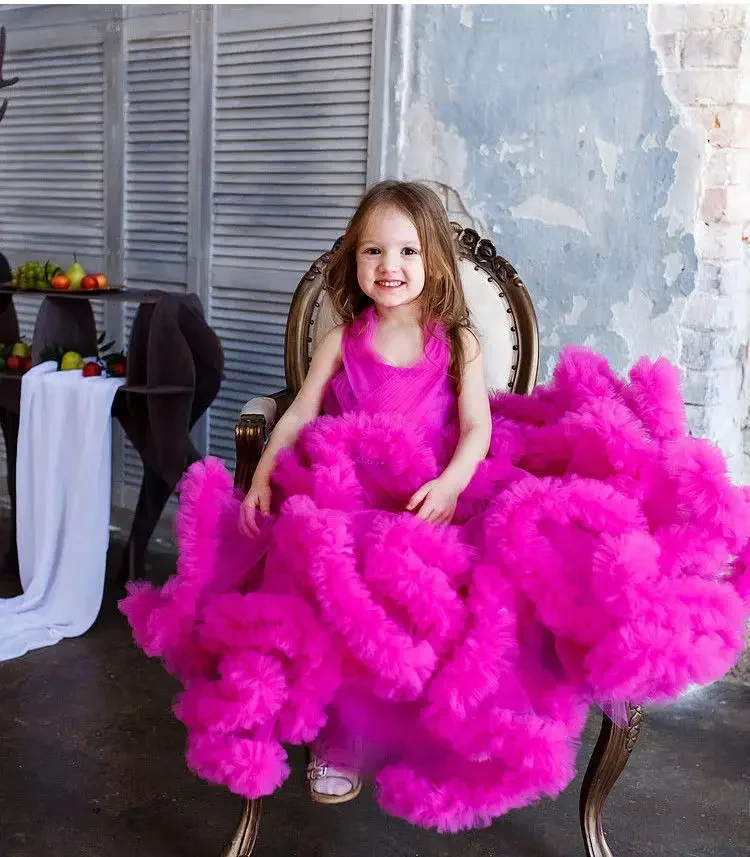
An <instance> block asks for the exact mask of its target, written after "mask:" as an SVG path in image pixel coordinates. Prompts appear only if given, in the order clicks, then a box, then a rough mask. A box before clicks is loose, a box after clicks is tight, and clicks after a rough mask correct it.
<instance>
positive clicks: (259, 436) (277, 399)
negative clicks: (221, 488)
mask: <svg viewBox="0 0 750 857" xmlns="http://www.w3.org/2000/svg"><path fill="white" fill-rule="evenodd" d="M293 401H294V393H292V391H291V390H282V391H281V392H279V393H274V394H273V395H272V396H259V397H257V398H254V399H250V401H249V402H247V403H246V404H245V405H244V407H243V408H242V410H241V411H240V418H239V420H238V421H237V422H236V423H235V426H234V445H235V450H236V456H235V458H236V461H235V469H234V484H235V486H236V487H237V488H239V489H240V490H241V491H242V492H243V493H244V492H247V491H248V490H249V488H250V483H251V482H252V481H253V475H254V473H255V468H256V467H257V466H258V462H259V461H260V457H261V455H263V447H264V446H265V445H266V441H267V440H268V435H269V434H270V432H271V429H272V428H273V426H274V425H275V424H276V421H277V420H278V419H279V417H280V416H281V415H282V414H283V413H284V411H286V409H287V408H288V407H289V405H291V403H292V402H293Z"/></svg>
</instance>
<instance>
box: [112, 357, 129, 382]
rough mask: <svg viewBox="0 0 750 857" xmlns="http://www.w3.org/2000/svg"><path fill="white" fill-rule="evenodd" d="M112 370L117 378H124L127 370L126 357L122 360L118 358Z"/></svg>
mask: <svg viewBox="0 0 750 857" xmlns="http://www.w3.org/2000/svg"><path fill="white" fill-rule="evenodd" d="M111 371H112V374H113V375H114V376H115V377H116V378H124V377H125V371H126V367H125V358H124V357H123V358H122V359H121V360H118V361H117V362H116V363H113V364H112V370H111Z"/></svg>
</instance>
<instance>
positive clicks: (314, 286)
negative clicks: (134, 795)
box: [223, 223, 642, 857]
mask: <svg viewBox="0 0 750 857" xmlns="http://www.w3.org/2000/svg"><path fill="white" fill-rule="evenodd" d="M453 229H454V238H455V241H456V246H457V250H458V254H459V270H460V273H461V281H462V284H463V287H464V292H465V294H466V298H467V301H468V304H469V308H470V310H471V314H472V319H473V322H474V325H475V327H476V329H477V333H478V335H479V336H480V338H481V340H482V347H483V349H484V353H485V364H486V375H487V384H488V386H489V387H490V388H491V389H495V390H504V389H505V390H513V391H514V392H516V393H524V394H528V393H530V392H531V391H532V390H533V389H534V385H535V383H536V378H537V369H538V363H539V338H538V331H537V323H536V316H535V314H534V308H533V305H532V303H531V299H530V297H529V294H528V292H527V291H526V288H525V286H524V284H523V283H522V282H521V278H520V277H519V276H518V274H517V272H516V270H515V269H514V268H513V266H512V265H511V264H510V263H509V262H508V261H507V260H505V259H503V258H502V257H501V256H498V255H497V253H496V251H495V247H494V246H493V245H492V243H491V242H490V241H488V240H486V239H484V238H480V237H479V235H478V234H477V233H476V232H475V231H474V230H472V229H463V228H462V227H461V226H459V225H458V224H455V223H454V224H453ZM329 259H330V253H326V254H324V255H323V256H321V257H320V258H319V259H317V260H316V261H315V263H314V264H313V265H312V267H311V268H310V270H309V271H308V272H307V273H306V274H305V275H304V277H303V278H302V280H301V281H300V283H299V285H298V287H297V290H296V292H295V294H294V298H293V300H292V305H291V308H290V311H289V318H288V320H287V326H286V343H285V355H284V365H285V373H286V382H287V387H286V389H285V390H283V391H281V392H279V393H276V394H275V395H273V396H270V397H263V398H255V399H251V400H250V401H249V402H248V403H247V404H246V405H245V406H244V408H243V409H242V412H241V414H240V419H239V421H238V423H237V424H236V426H235V442H236V447H237V467H236V471H235V484H236V485H237V486H238V487H240V488H242V489H243V490H245V491H246V490H247V489H248V488H249V486H250V482H251V480H252V477H253V473H254V472H255V467H256V466H257V463H258V460H259V459H260V456H261V453H262V451H263V445H264V443H265V442H266V439H267V437H268V434H269V432H270V431H271V429H272V428H273V424H274V421H275V420H276V419H277V418H278V417H279V416H280V415H281V414H283V412H284V410H285V409H286V408H287V407H289V404H290V403H291V402H292V400H293V398H294V396H295V394H296V392H297V391H298V390H299V388H300V386H301V384H302V381H303V380H304V377H305V374H306V372H307V370H308V367H309V365H310V360H311V357H312V353H313V351H314V350H315V347H316V345H317V344H318V343H319V342H320V340H321V339H322V338H323V337H324V336H325V335H326V333H327V332H328V331H329V330H331V328H332V327H333V326H334V325H335V323H336V319H335V318H334V316H333V313H332V309H331V306H330V301H329V300H328V299H327V295H326V292H325V290H324V282H325V272H326V265H327V263H328V261H329ZM623 708H624V709H625V708H626V709H627V710H623V711H620V712H617V713H616V717H615V719H614V720H613V719H611V718H610V717H609V716H608V715H607V714H604V713H603V714H602V727H601V732H600V734H599V739H598V741H597V743H596V746H595V748H594V752H593V755H592V757H591V760H590V762H589V765H588V768H587V770H586V774H585V777H584V780H583V786H582V789H581V797H580V822H581V830H582V833H583V840H584V846H585V851H586V855H587V857H612V854H611V852H610V850H609V848H608V846H607V843H606V840H605V838H604V831H603V828H602V810H603V808H604V803H605V801H606V799H607V796H608V795H609V792H610V791H611V789H612V787H613V785H614V784H615V781H616V780H617V778H618V777H619V776H620V774H621V773H622V770H623V768H624V767H625V764H626V763H627V761H628V758H629V756H630V752H631V751H632V749H633V747H634V746H635V743H636V741H637V739H638V735H639V733H640V730H641V723H642V711H641V709H640V707H638V706H627V707H625V706H623ZM613 713H614V712H613ZM618 724H626V725H618ZM260 810H261V802H260V801H259V800H255V801H245V806H244V811H243V813H242V818H241V820H240V824H239V826H238V828H237V830H236V832H235V834H234V837H233V839H232V841H231V842H230V844H229V845H228V846H227V848H226V849H225V851H224V855H223V857H250V855H251V854H252V852H253V849H254V847H255V843H256V840H257V837H258V830H259V827H260Z"/></svg>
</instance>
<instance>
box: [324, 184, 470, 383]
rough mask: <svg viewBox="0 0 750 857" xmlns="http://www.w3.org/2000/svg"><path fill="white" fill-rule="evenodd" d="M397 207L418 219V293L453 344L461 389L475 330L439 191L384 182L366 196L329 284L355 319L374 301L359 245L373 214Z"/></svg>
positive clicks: (341, 311)
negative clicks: (365, 287) (360, 271)
mask: <svg viewBox="0 0 750 857" xmlns="http://www.w3.org/2000/svg"><path fill="white" fill-rule="evenodd" d="M384 208H395V209H397V210H398V211H400V212H402V213H403V214H404V215H405V216H406V217H408V218H409V220H411V222H412V223H413V224H414V226H415V228H416V230H417V234H418V235H419V242H420V245H421V248H422V259H423V262H424V269H425V285H424V290H423V291H422V294H421V295H420V296H419V302H420V310H421V320H422V326H423V327H424V328H425V329H426V328H427V326H428V325H429V324H430V322H433V321H439V322H441V323H442V325H443V327H444V328H445V332H446V336H447V339H448V346H449V348H450V354H451V361H450V369H449V372H450V375H451V377H452V378H453V379H454V380H455V381H456V384H457V386H458V387H459V388H460V386H461V379H462V376H463V367H464V364H465V362H466V360H467V353H466V344H465V339H464V336H465V331H471V329H472V328H471V321H470V318H469V309H468V307H467V305H466V299H465V297H464V292H463V288H462V287H461V279H460V277H459V274H458V258H457V256H456V249H455V244H454V241H453V234H452V230H451V225H450V223H449V222H448V215H447V214H446V211H445V209H444V208H443V205H442V203H441V202H440V200H439V199H438V197H437V195H436V194H435V193H434V192H433V191H431V190H430V189H429V188H428V187H425V186H424V185H421V184H418V183H417V182H400V181H383V182H380V183H379V184H376V185H374V186H373V187H371V188H370V190H368V191H367V193H366V194H365V195H364V196H363V197H362V200H361V202H360V203H359V205H358V206H357V210H356V211H355V212H354V216H353V217H352V219H351V220H350V221H349V225H348V226H347V228H346V232H345V234H344V236H343V238H342V239H341V243H340V244H339V246H338V247H337V248H336V250H335V252H334V253H333V256H332V258H331V261H330V262H329V264H328V268H327V271H326V281H327V283H326V288H327V290H328V292H329V293H330V296H331V302H332V304H333V308H334V310H335V311H336V313H337V314H338V315H339V317H340V318H341V320H342V321H343V322H344V323H345V324H350V323H351V322H352V321H353V320H354V319H355V318H356V317H357V316H358V315H359V314H360V313H361V312H362V311H363V310H364V309H365V308H366V307H367V306H368V305H369V304H371V303H372V301H371V300H370V298H368V297H367V295H365V293H364V292H363V291H362V290H361V289H360V288H359V285H358V283H357V245H358V244H359V241H360V236H361V234H362V229H363V227H364V225H365V223H366V222H367V220H368V218H369V217H370V216H371V215H372V214H373V213H374V212H376V211H377V210H379V209H384Z"/></svg>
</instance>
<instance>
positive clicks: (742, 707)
mask: <svg viewBox="0 0 750 857" xmlns="http://www.w3.org/2000/svg"><path fill="white" fill-rule="evenodd" d="M2 542H3V538H2V535H1V534H0V543H2ZM120 550H121V545H119V544H117V543H115V544H114V545H113V549H112V551H111V554H112V562H111V565H112V567H113V568H114V567H115V566H116V564H117V562H118V561H119V558H120ZM172 567H173V558H172V557H171V556H170V555H169V554H168V553H161V554H156V553H154V554H152V556H151V558H150V565H149V569H148V574H149V576H151V577H152V578H154V579H157V580H162V579H164V578H165V576H166V575H167V574H169V573H170V571H171V569H172ZM13 591H14V584H13V582H12V581H7V580H6V582H5V583H4V584H3V585H2V586H0V595H10V594H12V593H13ZM117 594H118V593H116V592H115V591H114V589H113V588H111V587H110V590H109V591H108V592H107V594H106V596H105V603H104V606H103V608H102V612H101V615H100V617H99V620H98V621H97V623H96V625H95V626H94V628H93V629H92V630H91V631H90V632H89V633H88V634H86V635H85V636H84V637H81V638H79V639H74V640H66V641H63V642H61V643H59V644H58V645H57V646H54V647H52V648H48V649H42V650H39V651H36V652H31V653H30V654H28V655H26V656H25V657H23V658H20V659H18V660H16V661H10V662H6V663H0V857H42V855H44V857H48V855H52V854H54V855H55V857H172V855H174V857H220V855H221V852H222V848H223V846H224V844H225V843H226V841H227V840H228V839H229V837H230V835H231V832H232V830H233V828H234V825H235V823H236V821H237V818H238V814H239V811H240V806H241V802H240V801H239V800H238V799H237V798H235V797H233V796H231V795H230V794H229V793H228V792H226V791H225V790H223V789H220V788H216V787H212V786H210V785H207V784H205V783H203V782H201V781H200V780H198V779H196V778H195V777H193V776H192V775H191V774H190V773H189V772H188V771H187V769H186V768H185V765H184V763H183V756H182V753H183V744H184V736H183V730H182V727H181V725H180V724H179V723H178V722H177V721H176V720H175V719H174V717H172V715H171V714H170V701H171V698H172V696H173V694H174V692H175V690H176V683H175V682H173V681H172V680H171V679H170V678H169V677H168V676H167V675H166V674H165V673H164V671H163V670H162V669H161V667H160V666H159V664H158V663H156V662H154V661H151V660H148V659H147V658H146V657H145V656H144V655H142V654H141V653H140V652H139V651H138V650H136V648H135V647H134V646H133V644H132V643H131V640H130V636H129V633H128V629H127V626H126V623H125V621H124V620H123V618H122V617H121V616H120V615H119V613H118V612H117V611H116V609H115V599H116V597H117ZM749 714H750V687H748V686H746V685H743V684H739V683H730V682H722V683H718V684H716V685H714V686H713V687H711V688H709V689H705V690H701V691H698V692H695V693H692V694H690V695H688V696H686V697H685V698H683V699H682V700H681V701H680V702H679V703H677V704H675V705H673V706H671V707H670V708H668V709H666V710H661V711H653V712H650V714H649V717H648V721H647V725H646V728H645V731H644V733H643V735H642V738H641V742H640V743H639V745H638V746H637V748H636V750H635V752H634V755H633V757H632V759H631V761H630V764H629V765H628V767H627V768H626V771H625V773H624V774H623V776H622V777H621V779H620V781H619V783H618V785H617V787H616V789H615V791H614V792H613V794H612V795H611V797H610V802H609V806H608V810H607V812H606V814H605V829H606V831H607V836H608V840H609V844H610V848H611V849H612V852H613V854H614V857H635V855H638V857H641V855H644V857H646V855H648V857H750V810H749V806H750V716H748V715H749ZM596 730H597V724H596V722H595V718H593V717H592V721H591V723H590V724H589V728H588V729H587V732H586V736H585V740H584V745H583V747H582V749H581V754H580V760H581V761H580V766H581V767H584V766H585V763H586V761H587V760H588V755H589V753H590V750H591V747H592V745H593V740H594V738H595V736H596ZM295 760H296V764H295V772H294V774H293V775H292V777H291V778H290V781H289V782H288V783H287V785H286V786H285V787H284V789H283V790H282V792H281V793H280V794H279V795H277V796H276V797H274V798H273V799H269V800H267V801H265V804H264V817H263V824H262V827H261V838H260V841H259V844H258V846H257V849H256V855H257V856H258V857H297V855H299V857H356V855H375V857H406V855H410V857H448V855H455V854H461V855H462V857H490V855H493V857H500V855H503V857H581V855H583V847H582V844H581V841H580V836H579V831H578V820H577V792H578V788H579V785H580V774H579V777H578V779H577V780H576V781H575V782H574V783H573V784H572V785H571V786H570V787H569V788H568V790H567V791H566V792H565V793H564V794H563V795H562V796H561V797H560V798H559V799H558V800H556V801H554V802H553V801H544V802H541V803H539V804H537V805H535V806H533V807H529V808H528V809H525V810H523V811H518V812H514V813H512V814H510V815H509V816H507V817H506V818H504V819H501V820H500V821H498V822H496V823H495V825H494V826H493V827H492V828H491V829H489V830H485V831H477V832H473V833H465V834H461V835H458V836H448V837H445V836H440V835H438V834H435V833H428V832H425V831H422V830H418V829H416V828H411V827H409V826H408V825H406V824H404V823H402V822H400V821H396V820H394V819H391V818H388V817H386V816H385V815H383V814H382V813H380V812H379V810H378V809H377V807H376V806H375V804H374V802H373V800H372V798H371V796H370V795H369V794H364V793H363V795H362V796H361V797H360V798H359V799H358V800H357V801H355V802H354V803H351V804H349V805H347V806H343V807H338V808H331V807H323V806H319V805H316V804H312V803H311V802H310V801H309V800H308V799H307V798H306V796H305V789H304V778H303V770H304V765H303V763H304V760H303V759H302V758H301V757H300V756H299V754H296V756H295Z"/></svg>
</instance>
